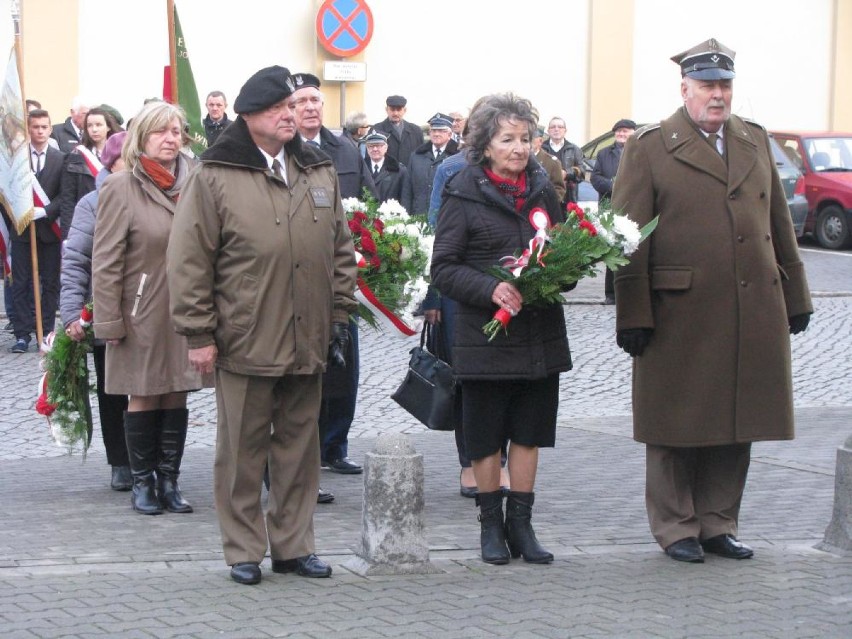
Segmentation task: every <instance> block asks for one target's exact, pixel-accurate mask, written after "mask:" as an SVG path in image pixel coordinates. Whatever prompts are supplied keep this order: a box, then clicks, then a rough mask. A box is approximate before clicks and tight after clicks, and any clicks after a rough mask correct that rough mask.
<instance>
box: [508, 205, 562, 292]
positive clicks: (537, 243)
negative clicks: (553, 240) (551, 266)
mask: <svg viewBox="0 0 852 639" xmlns="http://www.w3.org/2000/svg"><path fill="white" fill-rule="evenodd" d="M529 219H530V224H532V227H533V228H534V229H535V236H534V237H533V238H532V239H531V240H530V243H529V247H528V248H525V249H524V252H523V253H521V255H520V257H515V256H514V255H507V256H506V257H503V258H500V261H501V262H502V263H503V266H505V267H506V268H508V269H510V270H511V271H512V275H514V276H515V277H518V276H519V275H520V274H521V273H522V272H523V270H524V269H525V268H526V267H527V266H529V262H530V257H532V256H533V255H535V256H536V261H537V262H538V264H539V265H540V266H544V262H543V261H542V259H541V257H542V256H541V252H542V250H543V249H544V246H545V244H547V243H548V242H549V241H550V236H549V235H548V234H547V229H549V228H550V216H549V215H548V214H547V211H545V210H544V209H542V208H538V207H536V208H534V209H533V210H532V211H530V216H529Z"/></svg>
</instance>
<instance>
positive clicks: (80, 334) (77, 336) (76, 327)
mask: <svg viewBox="0 0 852 639" xmlns="http://www.w3.org/2000/svg"><path fill="white" fill-rule="evenodd" d="M65 334H66V335H67V336H68V337H70V338H71V339H73V340H74V341H75V342H82V341H83V340H84V339H86V329H85V328H83V327H82V326H80V320H74V321H73V322H71V323H70V324H68V326H66V327H65Z"/></svg>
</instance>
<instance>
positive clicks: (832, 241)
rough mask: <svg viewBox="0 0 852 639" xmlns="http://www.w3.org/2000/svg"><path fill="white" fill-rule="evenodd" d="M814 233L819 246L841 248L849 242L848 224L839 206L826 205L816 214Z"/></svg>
mask: <svg viewBox="0 0 852 639" xmlns="http://www.w3.org/2000/svg"><path fill="white" fill-rule="evenodd" d="M814 234H815V235H816V239H817V242H819V244H820V246H823V247H825V248H827V249H835V250H836V249H841V248H843V247H845V246H846V245H848V244H849V224H848V223H847V222H846V215H845V214H844V213H843V211H842V210H841V209H840V207H839V206H834V205H832V206H826V207H825V208H824V209H823V210H822V211H820V213H819V215H818V216H817V220H816V224H815V225H814Z"/></svg>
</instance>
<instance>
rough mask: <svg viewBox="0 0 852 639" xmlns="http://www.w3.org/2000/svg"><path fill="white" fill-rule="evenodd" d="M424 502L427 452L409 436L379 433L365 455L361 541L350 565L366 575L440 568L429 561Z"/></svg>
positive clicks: (409, 573)
mask: <svg viewBox="0 0 852 639" xmlns="http://www.w3.org/2000/svg"><path fill="white" fill-rule="evenodd" d="M423 506H424V499H423V455H420V454H418V453H417V452H416V451H415V450H414V446H412V444H411V442H410V441H409V439H408V437H406V436H405V435H401V434H387V435H380V436H379V438H378V439H377V440H376V445H375V447H374V448H373V451H372V452H369V453H367V455H366V458H365V460H364V503H363V506H362V509H361V541H360V544H359V547H358V551H357V556H356V557H353V558H352V559H350V560H349V561H347V562H346V563H345V564H344V565H345V566H346V568H348V569H349V570H351V571H352V572H355V573H357V574H360V575H365V576H368V575H412V574H429V573H436V572H441V571H440V570H438V569H437V568H435V567H434V566H433V565H432V564H431V563H430V562H429V545H428V544H427V543H426V536H425V534H424V520H423Z"/></svg>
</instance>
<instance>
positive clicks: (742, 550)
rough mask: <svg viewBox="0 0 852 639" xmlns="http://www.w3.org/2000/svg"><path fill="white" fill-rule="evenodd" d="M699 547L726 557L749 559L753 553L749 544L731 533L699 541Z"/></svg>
mask: <svg viewBox="0 0 852 639" xmlns="http://www.w3.org/2000/svg"><path fill="white" fill-rule="evenodd" d="M701 547H702V548H704V550H705V551H707V552H712V553H713V554H714V555H719V556H720V557H727V558H728V559H749V558H750V557H752V556H753V555H754V551H753V550H752V549H751V548H750V547H749V546H746V545H745V544H743V543H740V542H739V541H737V538H736V537H734V536H733V535H716V536H715V537H710V539H705V540H704V541H702V542H701Z"/></svg>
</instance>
